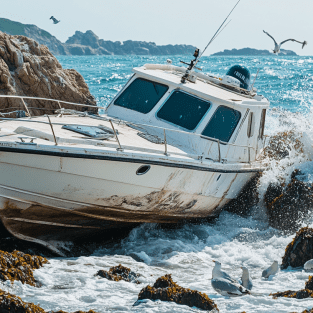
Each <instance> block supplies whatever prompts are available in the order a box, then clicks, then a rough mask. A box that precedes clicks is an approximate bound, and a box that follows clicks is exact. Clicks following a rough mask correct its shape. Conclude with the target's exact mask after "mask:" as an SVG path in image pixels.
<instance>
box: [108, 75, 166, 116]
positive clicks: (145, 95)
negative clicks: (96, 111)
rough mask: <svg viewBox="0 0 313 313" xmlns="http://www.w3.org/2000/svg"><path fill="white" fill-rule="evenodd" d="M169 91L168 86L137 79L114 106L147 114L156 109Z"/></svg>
mask: <svg viewBox="0 0 313 313" xmlns="http://www.w3.org/2000/svg"><path fill="white" fill-rule="evenodd" d="M167 90H168V86H166V85H163V84H159V83H156V82H152V81H149V80H146V79H142V78H137V79H135V80H134V81H133V82H132V83H131V84H130V85H129V86H128V87H127V88H126V89H125V90H124V91H123V92H122V94H121V95H120V96H119V97H118V98H117V100H116V101H115V103H114V104H115V105H118V106H121V107H124V108H127V109H130V110H134V111H137V112H140V113H144V114H146V113H148V112H150V111H151V110H152V109H153V108H154V107H155V105H156V104H157V103H158V102H159V100H160V99H161V98H162V97H163V95H164V94H165V93H166V91H167Z"/></svg>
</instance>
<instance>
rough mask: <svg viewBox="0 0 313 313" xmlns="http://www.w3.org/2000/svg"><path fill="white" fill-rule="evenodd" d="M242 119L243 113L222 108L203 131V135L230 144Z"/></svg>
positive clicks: (218, 109) (215, 113)
mask: <svg viewBox="0 0 313 313" xmlns="http://www.w3.org/2000/svg"><path fill="white" fill-rule="evenodd" d="M240 118H241V113H240V112H239V111H237V110H234V109H231V108H228V107H225V106H220V107H218V108H217V110H216V111H215V112H214V114H213V116H212V117H211V119H210V121H209V123H208V125H207V126H206V127H205V129H204V130H203V132H202V135H204V136H207V137H211V138H214V139H218V140H220V141H224V142H228V141H229V139H230V138H231V136H232V134H233V132H234V130H235V129H236V127H237V125H238V122H239V121H240Z"/></svg>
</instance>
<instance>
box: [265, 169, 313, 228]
mask: <svg viewBox="0 0 313 313" xmlns="http://www.w3.org/2000/svg"><path fill="white" fill-rule="evenodd" d="M299 174H301V173H300V171H299V170H295V171H294V172H293V173H292V174H291V182H290V183H289V184H288V185H287V186H285V184H281V185H279V184H270V185H269V187H268V188H267V191H266V193H265V196H264V200H265V203H266V209H267V215H268V220H269V224H270V226H272V227H275V228H277V229H280V230H283V231H285V232H287V233H289V232H294V231H295V230H296V229H298V228H299V227H300V226H301V224H302V221H304V220H305V219H306V217H307V216H308V215H309V214H310V212H311V210H312V208H313V188H312V187H311V186H310V185H309V184H306V183H304V182H303V181H301V180H299V179H298V178H297V175H299Z"/></svg>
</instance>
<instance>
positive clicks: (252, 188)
mask: <svg viewBox="0 0 313 313" xmlns="http://www.w3.org/2000/svg"><path fill="white" fill-rule="evenodd" d="M261 175H262V174H261V173H257V175H256V176H255V177H253V178H252V179H251V180H250V181H249V182H248V183H247V184H246V185H245V187H244V188H243V189H242V190H241V192H240V193H239V195H238V196H237V198H235V199H232V200H231V201H230V202H228V203H227V204H226V205H225V206H224V207H223V210H226V211H228V212H231V213H235V214H238V215H242V216H247V215H248V214H249V213H250V212H251V208H252V207H253V206H254V205H257V204H258V203H259V193H258V188H257V186H258V183H259V179H260V177H261Z"/></svg>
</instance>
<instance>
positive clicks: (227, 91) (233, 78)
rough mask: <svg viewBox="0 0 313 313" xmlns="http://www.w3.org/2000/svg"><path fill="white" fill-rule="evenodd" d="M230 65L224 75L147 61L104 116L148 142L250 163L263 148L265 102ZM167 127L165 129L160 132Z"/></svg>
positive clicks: (138, 69) (245, 74) (242, 73)
mask: <svg viewBox="0 0 313 313" xmlns="http://www.w3.org/2000/svg"><path fill="white" fill-rule="evenodd" d="M240 67H241V66H238V65H237V66H234V67H232V68H231V69H230V70H229V71H228V72H227V75H226V76H225V77H224V78H217V77H212V76H208V75H205V74H202V73H198V72H192V73H191V74H190V75H189V77H188V79H187V80H186V81H185V82H184V83H182V76H183V75H184V73H185V72H186V68H184V67H177V66H173V65H171V64H164V65H163V64H146V65H144V66H142V67H138V68H134V69H133V72H134V75H133V76H132V77H131V79H130V80H129V81H128V83H127V84H126V85H125V86H124V88H123V89H122V90H121V91H120V92H119V93H118V94H117V96H116V97H115V98H114V99H113V100H112V102H111V103H110V104H109V106H108V107H107V109H106V113H107V115H109V116H112V117H115V118H118V119H122V120H126V121H129V122H130V124H129V125H130V126H132V127H135V128H136V125H139V124H140V125H141V126H140V127H139V126H138V127H139V128H138V129H139V130H141V131H142V130H143V131H144V133H146V138H147V140H151V138H154V140H155V138H158V139H159V141H160V143H161V142H162V141H164V139H165V140H167V142H168V143H169V144H172V145H174V146H177V147H179V148H180V149H182V150H184V151H186V152H189V153H196V154H200V155H202V156H203V158H205V159H212V160H217V159H218V160H219V161H222V162H226V161H227V162H251V161H254V160H255V159H256V158H257V155H258V154H259V153H260V150H261V149H262V148H263V135H264V124H265V115H266V109H267V108H268V106H269V102H268V100H267V99H266V98H264V97H263V96H261V95H257V94H256V89H255V88H252V89H251V90H248V88H249V79H250V74H249V75H248V74H247V69H245V68H243V67H241V68H243V71H240ZM164 129H166V131H164Z"/></svg>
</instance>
